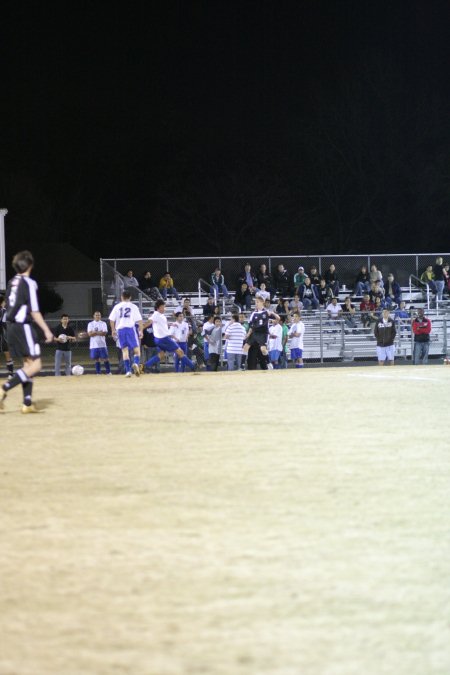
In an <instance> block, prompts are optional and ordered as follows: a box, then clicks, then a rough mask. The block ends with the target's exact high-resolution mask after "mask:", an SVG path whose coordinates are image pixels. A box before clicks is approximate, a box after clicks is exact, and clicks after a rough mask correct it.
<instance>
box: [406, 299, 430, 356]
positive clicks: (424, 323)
mask: <svg viewBox="0 0 450 675" xmlns="http://www.w3.org/2000/svg"><path fill="white" fill-rule="evenodd" d="M411 326H412V331H413V333H414V352H413V363H414V365H415V366H418V365H420V364H421V363H422V364H426V363H428V350H429V349H430V333H431V321H430V319H428V318H427V317H426V316H425V314H424V311H423V309H422V308H420V309H418V310H417V316H416V317H414V319H413V320H412V321H411Z"/></svg>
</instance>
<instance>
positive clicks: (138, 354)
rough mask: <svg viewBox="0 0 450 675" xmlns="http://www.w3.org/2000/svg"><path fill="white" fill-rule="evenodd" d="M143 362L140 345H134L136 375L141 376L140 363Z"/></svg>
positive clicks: (134, 371) (134, 370)
mask: <svg viewBox="0 0 450 675" xmlns="http://www.w3.org/2000/svg"><path fill="white" fill-rule="evenodd" d="M140 362H141V350H140V347H134V349H133V366H132V368H133V373H134V374H135V375H136V377H139V375H140V373H141V371H140V369H139V364H140Z"/></svg>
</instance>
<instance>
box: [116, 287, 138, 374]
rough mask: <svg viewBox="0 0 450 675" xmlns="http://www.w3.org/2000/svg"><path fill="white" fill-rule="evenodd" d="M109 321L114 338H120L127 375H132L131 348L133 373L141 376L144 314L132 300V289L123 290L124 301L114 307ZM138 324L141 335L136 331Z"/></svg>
mask: <svg viewBox="0 0 450 675" xmlns="http://www.w3.org/2000/svg"><path fill="white" fill-rule="evenodd" d="M109 322H110V324H111V333H112V336H113V339H114V340H115V339H116V337H118V338H119V346H120V349H121V350H122V357H123V365H124V368H125V377H131V365H130V350H131V351H132V352H133V373H134V374H135V375H136V376H137V377H139V374H140V370H139V362H140V354H141V348H140V344H139V340H140V339H142V316H141V313H140V311H139V310H138V308H137V307H136V305H135V304H134V303H132V302H131V293H130V291H127V290H125V291H123V292H122V302H118V303H117V305H115V307H113V310H112V312H111V314H110V315H109ZM136 324H137V325H138V326H139V336H138V334H137V332H136Z"/></svg>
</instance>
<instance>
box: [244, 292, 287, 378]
mask: <svg viewBox="0 0 450 675" xmlns="http://www.w3.org/2000/svg"><path fill="white" fill-rule="evenodd" d="M255 305H256V309H255V311H254V312H253V313H252V314H251V316H250V319H249V322H248V325H249V330H248V333H247V344H248V345H249V350H248V359H247V367H248V370H256V366H257V363H259V365H260V367H261V370H267V347H266V343H267V336H268V335H269V319H277V320H278V319H279V318H280V317H279V316H278V314H275V312H271V311H270V310H267V309H266V308H265V307H264V300H263V299H262V298H255Z"/></svg>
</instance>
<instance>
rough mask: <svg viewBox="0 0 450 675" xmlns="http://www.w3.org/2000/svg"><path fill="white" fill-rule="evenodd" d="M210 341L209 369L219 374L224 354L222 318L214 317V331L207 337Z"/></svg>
mask: <svg viewBox="0 0 450 675" xmlns="http://www.w3.org/2000/svg"><path fill="white" fill-rule="evenodd" d="M206 340H208V352H209V356H208V368H209V370H212V371H213V372H214V373H215V372H217V369H218V368H219V363H220V355H221V354H222V319H221V318H220V316H215V317H214V325H213V329H212V331H211V332H210V333H209V334H208V336H207V337H205V341H206Z"/></svg>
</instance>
